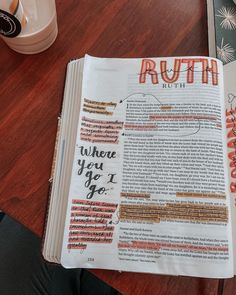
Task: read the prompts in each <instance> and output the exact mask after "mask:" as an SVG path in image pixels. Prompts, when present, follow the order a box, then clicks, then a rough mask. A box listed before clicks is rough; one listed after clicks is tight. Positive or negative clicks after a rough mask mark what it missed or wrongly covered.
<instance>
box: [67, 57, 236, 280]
mask: <svg viewBox="0 0 236 295" xmlns="http://www.w3.org/2000/svg"><path fill="white" fill-rule="evenodd" d="M82 84H83V85H82V98H81V109H80V110H78V112H80V119H79V126H78V132H77V140H76V147H75V154H74V162H73V171H72V178H71V185H70V193H69V203H68V208H67V217H66V223H65V233H64V241H63V249H62V264H63V265H64V266H65V267H68V268H70V267H81V268H103V269H114V270H121V271H135V272H149V273H164V274H172V275H189V276H199V277H218V278H223V277H229V276H232V275H233V262H232V241H231V239H232V232H231V221H230V199H229V183H228V170H227V165H226V128H225V112H224V95H223V74H222V64H221V62H220V61H218V60H216V59H214V58H207V57H176V58H140V59H108V58H94V57H90V56H86V57H85V62H84V73H83V83H82Z"/></svg>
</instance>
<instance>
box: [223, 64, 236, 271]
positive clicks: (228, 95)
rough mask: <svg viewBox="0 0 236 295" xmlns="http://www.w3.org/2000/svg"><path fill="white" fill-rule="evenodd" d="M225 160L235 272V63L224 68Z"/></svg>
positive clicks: (235, 267)
mask: <svg viewBox="0 0 236 295" xmlns="http://www.w3.org/2000/svg"><path fill="white" fill-rule="evenodd" d="M224 81H225V83H224V84H225V103H226V130H227V145H228V146H227V148H228V149H227V160H228V165H229V179H230V183H229V187H230V198H231V202H232V206H231V208H232V228H233V245H234V269H235V270H236V249H235V245H236V234H235V230H236V218H235V216H236V158H235V157H236V119H235V118H236V61H234V62H232V63H229V64H227V65H225V66H224Z"/></svg>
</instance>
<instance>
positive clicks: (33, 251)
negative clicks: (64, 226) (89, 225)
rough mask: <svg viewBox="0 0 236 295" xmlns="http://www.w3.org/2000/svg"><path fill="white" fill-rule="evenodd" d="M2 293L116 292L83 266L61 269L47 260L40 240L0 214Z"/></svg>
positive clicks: (66, 294) (111, 294) (82, 294)
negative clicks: (43, 254)
mask: <svg viewBox="0 0 236 295" xmlns="http://www.w3.org/2000/svg"><path fill="white" fill-rule="evenodd" d="M0 294H1V295H44V294H45V295H46V294H47V295H62V294H63V295H72V294H73V295H74V294H76V295H77V294H78V295H100V294H101V295H103V294H104V295H118V294H120V293H119V292H117V291H116V290H115V289H113V288H111V287H110V286H108V285H107V284H105V283H104V282H102V281H101V280H99V279H98V278H96V277H95V276H94V275H92V274H91V273H90V272H88V271H86V270H84V269H69V270H68V269H64V268H63V267H62V266H60V265H54V264H51V263H48V262H46V261H45V260H44V259H43V258H42V255H41V240H40V239H39V238H38V237H37V236H35V235H34V234H33V233H32V232H30V231H29V230H28V229H26V228H25V227H23V226H22V225H20V224H19V223H17V222H16V221H14V220H13V219H11V218H10V217H8V216H6V215H5V216H4V217H3V218H2V220H1V213H0Z"/></svg>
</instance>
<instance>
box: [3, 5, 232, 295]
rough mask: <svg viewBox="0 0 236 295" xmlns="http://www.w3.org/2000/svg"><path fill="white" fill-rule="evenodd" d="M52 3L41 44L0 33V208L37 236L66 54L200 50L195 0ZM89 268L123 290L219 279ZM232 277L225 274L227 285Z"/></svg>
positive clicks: (158, 289)
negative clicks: (49, 33)
mask: <svg viewBox="0 0 236 295" xmlns="http://www.w3.org/2000/svg"><path fill="white" fill-rule="evenodd" d="M56 4H57V15H58V26H59V35H58V37H57V39H56V41H55V43H54V44H53V45H52V46H51V47H50V49H48V50H47V51H45V52H43V53H40V54H37V55H29V56H27V55H21V54H18V53H15V52H13V51H11V50H10V49H9V48H8V47H7V46H6V45H5V43H4V42H3V41H2V40H0V102H1V105H0V140H1V141H0V209H2V210H3V211H5V212H6V213H8V214H9V215H10V216H12V217H13V218H15V219H16V220H18V221H19V222H21V223H23V224H24V225H26V226H27V227H28V228H30V229H31V230H32V231H34V232H35V233H36V234H37V235H39V236H42V234H43V228H44V220H45V212H46V208H47V201H48V190H49V183H48V179H49V176H50V167H51V163H52V157H53V150H54V143H55V135H56V126H57V117H58V114H59V113H60V109H61V103H62V97H63V87H64V79H65V69H66V64H67V62H68V61H69V60H70V59H72V58H79V57H82V56H83V55H84V54H85V53H88V54H90V55H94V56H101V57H158V56H172V55H176V56H179V55H182V56H185V55H186V56H188V55H208V44H207V15H206V3H205V1H203V0H178V1H176V0H165V1H163V0H99V1H94V0H66V1H65V0H57V1H56ZM93 273H95V274H96V275H97V276H98V277H100V278H102V279H103V280H105V281H106V282H108V283H109V284H111V285H112V286H114V287H115V288H117V289H118V290H120V291H121V292H123V293H124V294H128V295H129V294H136V295H139V294H158V295H159V294H162V295H163V294H168V295H172V294H173V295H174V294H176V295H177V294H191V295H195V294H196V295H198V294H199V295H204V294H206V295H213V294H217V290H218V286H219V280H212V279H211V280H210V279H199V278H186V277H170V276H158V275H151V274H150V275H148V274H137V273H118V272H115V271H103V270H96V271H93ZM225 284H226V282H225ZM232 284H233V280H231V281H230V283H229V285H227V286H228V289H227V290H232V286H233V285H232ZM224 294H226V293H224ZM227 294H233V293H227Z"/></svg>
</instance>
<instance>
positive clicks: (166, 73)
mask: <svg viewBox="0 0 236 295" xmlns="http://www.w3.org/2000/svg"><path fill="white" fill-rule="evenodd" d="M183 65H185V67H184V68H183ZM196 72H201V73H202V83H203V84H208V83H209V76H210V79H211V82H210V83H212V85H218V66H217V61H216V60H214V59H211V60H210V62H209V61H208V59H206V58H175V59H174V65H173V68H171V69H170V68H168V66H167V61H165V60H161V61H160V63H159V64H158V66H157V64H156V62H155V61H154V60H153V59H143V60H142V63H141V70H140V73H139V83H146V79H147V77H150V78H151V82H152V84H158V83H159V77H161V79H162V80H163V82H165V83H175V82H177V81H178V79H179V77H180V73H186V83H188V84H191V83H194V78H195V73H196Z"/></svg>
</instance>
